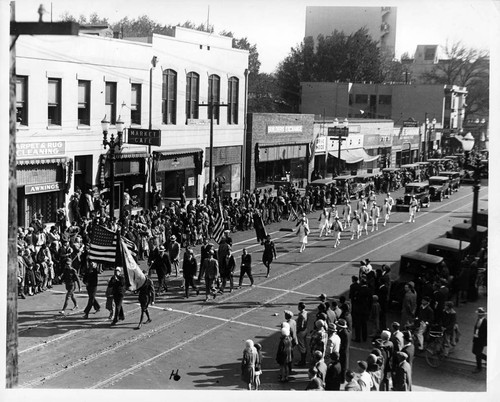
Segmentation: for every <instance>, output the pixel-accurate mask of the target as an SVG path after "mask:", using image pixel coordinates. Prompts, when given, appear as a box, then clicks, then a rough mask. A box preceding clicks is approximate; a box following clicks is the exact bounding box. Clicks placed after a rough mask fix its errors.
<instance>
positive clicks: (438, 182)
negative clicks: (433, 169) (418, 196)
mask: <svg viewBox="0 0 500 402" xmlns="http://www.w3.org/2000/svg"><path fill="white" fill-rule="evenodd" d="M450 192H451V189H450V179H449V178H448V177H447V176H432V177H429V195H430V197H431V200H433V201H439V202H441V201H443V198H448V197H449V196H450Z"/></svg>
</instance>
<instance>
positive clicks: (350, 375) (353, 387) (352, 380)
mask: <svg viewBox="0 0 500 402" xmlns="http://www.w3.org/2000/svg"><path fill="white" fill-rule="evenodd" d="M345 381H346V382H347V384H346V385H345V387H344V391H361V388H360V386H359V383H358V382H357V381H356V375H355V374H354V371H352V370H347V371H346V372H345ZM342 382H344V380H342Z"/></svg>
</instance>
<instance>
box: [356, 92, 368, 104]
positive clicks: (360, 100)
mask: <svg viewBox="0 0 500 402" xmlns="http://www.w3.org/2000/svg"><path fill="white" fill-rule="evenodd" d="M354 103H357V104H358V105H367V104H368V95H360V94H357V95H355V96H354Z"/></svg>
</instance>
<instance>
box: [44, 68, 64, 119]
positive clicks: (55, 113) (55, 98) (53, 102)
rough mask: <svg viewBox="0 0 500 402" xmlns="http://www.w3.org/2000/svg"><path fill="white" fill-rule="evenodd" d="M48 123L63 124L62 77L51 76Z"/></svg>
mask: <svg viewBox="0 0 500 402" xmlns="http://www.w3.org/2000/svg"><path fill="white" fill-rule="evenodd" d="M48 84H49V99H48V122H47V123H48V125H49V126H60V125H61V79H59V78H49V81H48Z"/></svg>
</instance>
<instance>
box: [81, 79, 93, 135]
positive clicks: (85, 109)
mask: <svg viewBox="0 0 500 402" xmlns="http://www.w3.org/2000/svg"><path fill="white" fill-rule="evenodd" d="M78 125H79V126H82V125H83V126H90V81H82V80H79V81H78Z"/></svg>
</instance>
